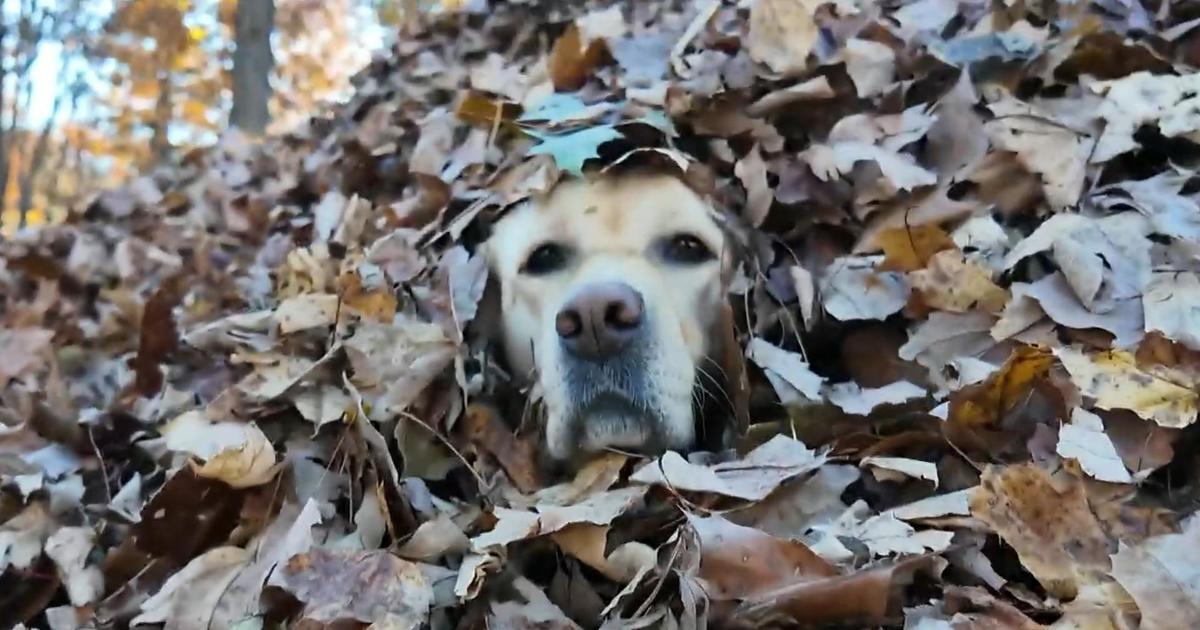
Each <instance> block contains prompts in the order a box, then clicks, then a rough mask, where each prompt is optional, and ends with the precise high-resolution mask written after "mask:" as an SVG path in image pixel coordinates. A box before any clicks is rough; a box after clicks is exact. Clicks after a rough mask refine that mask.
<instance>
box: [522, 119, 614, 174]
mask: <svg viewBox="0 0 1200 630" xmlns="http://www.w3.org/2000/svg"><path fill="white" fill-rule="evenodd" d="M529 133H530V134H531V135H533V136H534V137H536V138H537V139H538V140H540V141H541V142H539V143H538V144H537V145H535V146H534V147H533V148H531V149H529V151H528V153H527V155H531V156H532V155H549V156H551V157H553V158H554V163H555V164H557V165H558V168H559V169H561V170H563V171H564V172H567V173H571V174H573V175H582V174H583V165H584V163H585V162H587V161H588V160H590V159H592V158H596V157H599V156H600V154H599V152H598V151H599V149H600V145H602V144H604V143H605V142H609V141H610V140H616V139H618V138H621V137H622V135H621V132H619V131H617V130H616V128H615V127H613V126H612V125H599V126H596V127H588V128H586V129H580V130H579V131H572V132H568V133H564V134H559V135H550V134H542V133H538V132H532V131H531V132H529Z"/></svg>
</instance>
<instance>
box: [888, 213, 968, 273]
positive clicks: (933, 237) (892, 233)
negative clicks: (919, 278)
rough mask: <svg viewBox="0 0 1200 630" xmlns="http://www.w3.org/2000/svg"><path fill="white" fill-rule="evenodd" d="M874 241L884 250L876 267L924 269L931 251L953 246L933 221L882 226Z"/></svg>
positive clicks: (910, 269) (903, 269)
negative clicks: (893, 226) (885, 227)
mask: <svg viewBox="0 0 1200 630" xmlns="http://www.w3.org/2000/svg"><path fill="white" fill-rule="evenodd" d="M875 245H876V246H877V247H879V248H881V249H882V250H883V253H884V256H885V258H884V261H883V264H881V265H879V268H880V269H882V270H884V271H917V270H919V269H924V268H925V266H926V265H928V264H929V262H930V259H932V258H933V255H934V254H936V253H938V252H940V251H943V250H947V249H953V248H954V247H955V245H954V241H953V240H951V238H950V236H949V235H947V234H946V233H945V232H944V231H943V230H942V228H940V227H938V226H937V225H934V224H932V223H927V224H925V225H917V226H913V227H902V228H892V229H890V230H884V231H882V232H880V233H879V235H878V236H876V237H875Z"/></svg>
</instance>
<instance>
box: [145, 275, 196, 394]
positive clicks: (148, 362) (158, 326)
mask: <svg viewBox="0 0 1200 630" xmlns="http://www.w3.org/2000/svg"><path fill="white" fill-rule="evenodd" d="M185 290H186V285H185V284H184V276H182V275H175V276H172V277H171V278H170V279H168V280H166V281H164V282H163V284H162V285H161V286H160V287H159V288H158V290H157V291H155V292H154V295H152V296H150V299H149V300H147V301H146V307H145V309H144V310H143V311H142V321H141V336H140V337H139V339H138V351H137V355H135V356H134V358H133V360H132V367H133V369H134V372H135V373H136V375H137V378H136V380H135V381H134V390H135V391H137V392H138V393H139V394H141V395H143V396H147V397H150V396H153V395H155V394H157V393H158V391H159V390H160V389H162V384H163V375H162V372H160V371H159V365H160V364H162V362H163V361H164V360H166V358H167V357H168V356H169V355H170V354H171V353H172V352H173V351H174V350H175V346H176V345H177V344H178V343H179V332H178V331H177V330H176V329H175V317H174V314H173V312H172V311H174V309H175V306H176V305H178V304H179V301H180V300H181V299H183V294H184V291H185Z"/></svg>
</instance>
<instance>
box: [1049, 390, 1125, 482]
mask: <svg viewBox="0 0 1200 630" xmlns="http://www.w3.org/2000/svg"><path fill="white" fill-rule="evenodd" d="M1057 451H1058V454H1059V455H1061V456H1063V457H1070V458H1073V459H1075V460H1077V461H1078V462H1079V466H1080V467H1081V468H1083V471H1084V472H1086V473H1087V474H1088V475H1090V476H1092V477H1094V478H1096V479H1099V480H1100V481H1111V482H1113V483H1132V482H1133V477H1132V476H1131V475H1130V474H1129V471H1128V470H1126V469H1125V464H1124V463H1123V462H1122V461H1121V456H1120V455H1118V454H1117V449H1116V447H1115V446H1113V443H1112V440H1111V439H1109V437H1108V435H1107V434H1106V433H1105V432H1104V421H1102V420H1101V419H1100V416H1097V415H1096V414H1094V413H1091V412H1089V411H1086V410H1084V409H1080V408H1078V407H1076V408H1075V409H1072V410H1071V422H1070V423H1069V424H1064V425H1062V427H1060V428H1059V430H1058V448H1057Z"/></svg>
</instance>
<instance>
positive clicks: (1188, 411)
mask: <svg viewBox="0 0 1200 630" xmlns="http://www.w3.org/2000/svg"><path fill="white" fill-rule="evenodd" d="M1054 353H1055V354H1056V355H1057V356H1058V360H1059V361H1061V362H1062V364H1063V367H1064V368H1066V370H1067V372H1068V373H1070V375H1071V381H1072V382H1073V383H1075V386H1076V387H1078V388H1079V391H1080V392H1081V393H1082V394H1083V395H1084V396H1087V397H1089V398H1093V399H1095V401H1096V402H1095V405H1096V406H1097V407H1099V408H1101V409H1128V410H1130V411H1132V412H1134V413H1136V414H1137V415H1138V416H1140V417H1142V418H1145V419H1146V420H1153V421H1154V422H1156V423H1157V424H1158V425H1159V426H1163V427H1168V428H1175V429H1181V428H1183V427H1186V426H1188V425H1190V424H1192V423H1193V422H1195V421H1196V409H1197V401H1198V400H1197V399H1198V398H1200V394H1197V392H1196V387H1195V386H1196V383H1195V382H1194V380H1193V379H1189V378H1188V377H1186V376H1184V375H1183V374H1181V373H1179V372H1177V371H1174V370H1170V369H1169V368H1165V367H1161V366H1160V367H1159V368H1147V369H1142V368H1140V367H1138V364H1137V359H1136V358H1135V357H1134V355H1133V354H1132V353H1129V352H1125V351H1123V350H1109V351H1107V352H1099V353H1095V354H1087V353H1085V352H1083V351H1082V350H1080V349H1078V348H1075V347H1071V346H1068V347H1065V348H1060V349H1058V350H1055V351H1054Z"/></svg>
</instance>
